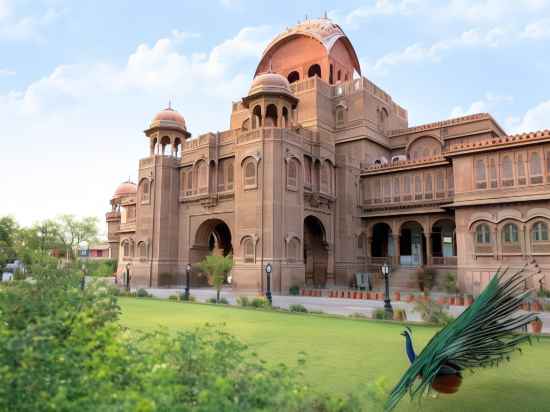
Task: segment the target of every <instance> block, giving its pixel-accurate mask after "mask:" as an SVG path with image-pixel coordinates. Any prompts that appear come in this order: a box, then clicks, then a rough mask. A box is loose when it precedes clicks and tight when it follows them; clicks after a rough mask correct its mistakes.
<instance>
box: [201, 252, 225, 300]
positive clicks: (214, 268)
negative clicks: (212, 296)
mask: <svg viewBox="0 0 550 412" xmlns="http://www.w3.org/2000/svg"><path fill="white" fill-rule="evenodd" d="M198 267H199V269H200V270H201V271H202V272H204V273H206V274H207V275H208V276H209V277H210V280H211V281H212V284H213V285H214V287H215V288H216V303H219V301H220V291H221V289H222V286H223V282H224V280H225V276H226V275H227V274H228V273H229V271H230V270H231V268H232V267H233V256H231V255H227V256H219V255H208V256H206V257H205V258H204V259H203V260H202V261H201V262H200V263H199V264H198Z"/></svg>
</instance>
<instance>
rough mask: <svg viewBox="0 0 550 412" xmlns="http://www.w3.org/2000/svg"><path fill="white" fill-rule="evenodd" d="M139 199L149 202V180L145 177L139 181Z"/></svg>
mask: <svg viewBox="0 0 550 412" xmlns="http://www.w3.org/2000/svg"><path fill="white" fill-rule="evenodd" d="M140 200H141V203H149V180H147V179H143V180H142V181H141V192H140Z"/></svg>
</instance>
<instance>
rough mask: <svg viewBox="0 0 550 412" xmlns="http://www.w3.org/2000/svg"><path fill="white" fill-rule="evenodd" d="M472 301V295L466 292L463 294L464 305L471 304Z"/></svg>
mask: <svg viewBox="0 0 550 412" xmlns="http://www.w3.org/2000/svg"><path fill="white" fill-rule="evenodd" d="M473 303H474V297H473V296H472V295H470V294H466V295H465V296H464V305H465V306H472V305H473Z"/></svg>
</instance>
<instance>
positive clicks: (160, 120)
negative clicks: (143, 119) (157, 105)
mask: <svg viewBox="0 0 550 412" xmlns="http://www.w3.org/2000/svg"><path fill="white" fill-rule="evenodd" d="M149 127H150V128H153V127H176V128H179V129H183V130H187V126H186V124H185V119H184V118H183V116H182V115H181V114H179V113H178V112H177V111H175V110H174V109H172V107H170V106H168V107H167V108H166V109H164V110H162V111H160V112H158V113H157V114H156V116H155V117H154V118H153V120H152V121H151V125H150V126H149Z"/></svg>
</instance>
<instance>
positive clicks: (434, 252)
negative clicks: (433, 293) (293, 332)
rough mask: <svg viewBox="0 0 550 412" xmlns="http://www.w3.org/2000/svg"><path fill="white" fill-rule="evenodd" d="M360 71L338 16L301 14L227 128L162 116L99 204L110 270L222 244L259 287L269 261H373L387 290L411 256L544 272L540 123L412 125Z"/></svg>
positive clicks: (543, 135)
mask: <svg viewBox="0 0 550 412" xmlns="http://www.w3.org/2000/svg"><path fill="white" fill-rule="evenodd" d="M360 74H361V72H360V66H359V62H358V59H357V56H356V54H355V51H354V49H353V46H352V45H351V43H350V41H349V39H348V38H347V37H346V36H345V35H344V33H343V32H342V30H341V29H340V27H338V26H337V25H335V24H333V23H332V22H331V21H330V20H327V19H320V20H314V21H306V22H304V23H301V24H299V25H297V26H295V27H293V28H290V29H288V30H287V31H285V32H284V33H281V34H280V35H279V36H277V37H276V38H275V39H274V40H273V41H272V42H271V43H270V45H269V46H268V47H267V49H266V50H265V52H264V54H263V57H262V59H261V61H260V63H259V65H258V68H257V70H256V74H255V78H254V80H253V82H252V85H251V88H250V92H249V94H248V95H247V96H245V97H244V98H242V99H241V100H240V101H237V102H235V103H233V110H232V114H231V120H230V128H229V130H227V131H224V132H220V133H207V134H204V135H201V136H197V137H193V138H191V135H190V133H189V132H188V131H187V127H186V123H185V120H184V119H183V117H182V116H181V115H179V114H178V113H177V112H176V111H174V110H173V109H171V108H168V109H166V110H164V111H162V112H160V113H159V114H158V115H157V116H156V117H155V118H154V119H153V122H152V123H151V125H150V126H149V128H148V129H147V130H146V131H145V135H146V136H147V138H148V141H149V148H150V150H149V156H148V157H146V158H144V159H141V160H140V162H139V181H138V183H137V185H135V184H132V183H129V182H126V183H124V184H122V185H121V186H120V187H119V189H117V192H116V194H115V196H114V197H113V199H112V201H111V204H112V211H111V212H109V213H107V222H108V233H109V242H110V244H111V247H112V256H113V257H116V258H118V259H119V270H122V269H123V268H124V267H125V266H126V265H127V263H130V264H131V267H132V269H131V270H132V273H133V283H134V285H136V286H137V285H143V286H163V285H166V286H169V285H175V284H181V283H182V282H183V279H184V272H185V267H186V264H187V263H192V264H193V263H196V262H198V261H199V260H200V259H201V258H202V257H204V256H205V255H206V254H208V253H224V254H228V253H231V254H232V255H233V257H234V262H235V265H234V269H233V273H232V275H233V287H234V288H236V289H239V290H254V291H258V290H263V289H264V288H265V274H264V271H263V268H264V266H265V264H266V263H267V262H270V263H271V264H272V265H273V287H274V289H275V291H278V292H280V293H286V292H287V291H288V288H289V287H290V286H293V285H300V286H301V285H312V286H331V285H348V284H349V282H350V280H351V279H352V278H353V275H354V273H356V272H365V271H371V272H372V271H377V270H378V267H379V265H380V264H381V263H383V262H385V261H387V262H389V263H391V264H392V266H393V268H394V272H393V278H392V283H393V286H395V287H403V288H405V287H413V286H414V283H413V282H412V273H413V272H414V270H415V269H416V268H417V267H418V266H428V267H432V268H434V269H436V271H437V272H438V273H440V274H446V273H447V272H452V273H456V274H458V279H459V284H460V287H461V288H462V290H463V291H465V292H468V293H473V294H477V293H478V292H479V291H480V290H481V288H482V287H483V286H484V284H485V283H486V282H487V281H488V279H489V277H490V274H491V273H493V272H494V271H495V269H497V268H498V267H499V266H511V267H522V266H523V265H525V264H527V265H528V267H529V268H530V269H533V270H534V271H535V272H536V273H538V275H537V277H536V278H535V279H536V280H538V279H539V278H540V277H546V280H547V285H548V284H550V237H549V236H550V233H549V226H550V131H539V132H536V133H529V134H521V135H516V136H507V135H506V133H505V132H504V131H503V130H502V128H501V127H500V126H499V125H498V124H497V123H496V121H495V120H494V119H493V118H492V117H491V116H490V115H489V114H485V113H480V114H476V115H471V116H466V117H462V118H457V119H451V120H445V121H441V122H437V123H432V124H427V125H421V126H416V127H409V126H408V119H407V111H406V110H405V109H403V108H402V107H400V106H399V105H398V104H397V103H395V102H394V101H393V100H392V98H391V96H390V95H388V94H387V93H386V92H384V91H383V90H381V89H380V88H378V87H377V86H376V85H374V84H373V83H372V82H370V81H369V80H368V79H366V78H365V77H360ZM194 282H197V283H198V282H200V279H198V278H194Z"/></svg>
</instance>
